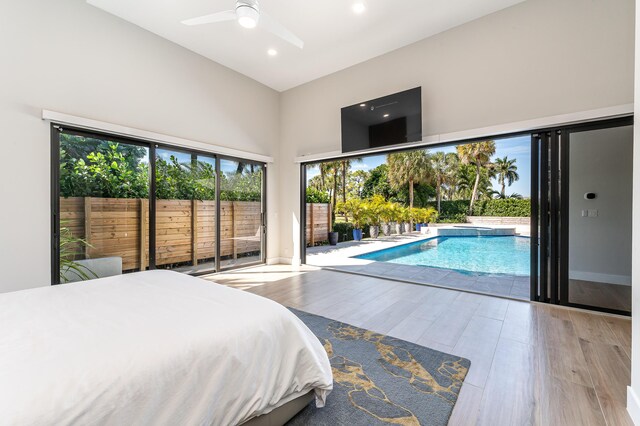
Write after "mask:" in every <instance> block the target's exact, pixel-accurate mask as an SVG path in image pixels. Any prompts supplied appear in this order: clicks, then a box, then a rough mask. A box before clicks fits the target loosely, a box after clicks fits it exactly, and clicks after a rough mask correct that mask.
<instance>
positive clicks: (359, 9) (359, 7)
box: [351, 2, 366, 15]
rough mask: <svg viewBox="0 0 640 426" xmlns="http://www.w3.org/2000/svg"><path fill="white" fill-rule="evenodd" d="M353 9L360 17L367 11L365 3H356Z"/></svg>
mask: <svg viewBox="0 0 640 426" xmlns="http://www.w3.org/2000/svg"><path fill="white" fill-rule="evenodd" d="M351 8H352V9H353V11H354V12H355V13H357V14H358V15H359V14H361V13H363V12H364V11H365V9H366V7H365V6H364V3H360V2H358V3H354V4H353V6H351Z"/></svg>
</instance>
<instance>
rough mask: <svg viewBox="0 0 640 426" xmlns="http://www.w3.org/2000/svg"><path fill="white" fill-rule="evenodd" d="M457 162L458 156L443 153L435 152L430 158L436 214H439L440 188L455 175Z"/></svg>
mask: <svg viewBox="0 0 640 426" xmlns="http://www.w3.org/2000/svg"><path fill="white" fill-rule="evenodd" d="M457 161H458V156H457V155H456V154H454V153H449V154H445V153H444V152H436V153H435V154H433V155H432V156H431V169H432V172H433V181H434V183H435V187H436V200H437V206H438V207H437V209H438V213H440V201H441V200H442V186H443V185H447V184H449V183H450V182H451V181H452V178H453V176H454V175H455V171H456V165H457Z"/></svg>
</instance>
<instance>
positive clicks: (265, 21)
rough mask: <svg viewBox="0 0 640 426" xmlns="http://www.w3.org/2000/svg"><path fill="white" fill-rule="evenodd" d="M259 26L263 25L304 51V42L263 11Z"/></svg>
mask: <svg viewBox="0 0 640 426" xmlns="http://www.w3.org/2000/svg"><path fill="white" fill-rule="evenodd" d="M258 25H262V26H263V27H264V28H265V29H266V30H267V31H269V32H271V33H273V34H275V35H277V36H278V37H280V38H281V39H283V40H284V41H286V42H289V43H291V44H293V45H294V46H295V47H297V48H300V49H302V48H303V47H304V42H303V41H302V40H300V39H299V38H298V37H297V36H296V35H295V34H294V33H292V32H291V31H289V30H288V29H286V28H285V27H284V26H282V25H281V24H280V23H279V22H278V21H276V20H275V19H273V18H271V17H270V16H269V15H267V14H266V13H264V12H263V11H260V21H259V24H258Z"/></svg>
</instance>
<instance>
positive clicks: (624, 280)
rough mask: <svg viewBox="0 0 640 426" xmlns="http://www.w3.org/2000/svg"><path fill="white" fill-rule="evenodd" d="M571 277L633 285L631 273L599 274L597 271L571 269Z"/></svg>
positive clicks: (604, 282)
mask: <svg viewBox="0 0 640 426" xmlns="http://www.w3.org/2000/svg"><path fill="white" fill-rule="evenodd" d="M569 278H570V279H573V280H582V281H593V282H595V283H603V284H618V285H631V276H630V275H613V274H598V273H596V272H586V271H569Z"/></svg>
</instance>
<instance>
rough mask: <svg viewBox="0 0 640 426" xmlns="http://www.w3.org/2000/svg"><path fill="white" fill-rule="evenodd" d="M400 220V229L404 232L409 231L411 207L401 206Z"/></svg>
mask: <svg viewBox="0 0 640 426" xmlns="http://www.w3.org/2000/svg"><path fill="white" fill-rule="evenodd" d="M400 222H402V230H403V232H404V233H405V234H408V233H410V232H411V209H410V208H408V207H402V210H401V213H400Z"/></svg>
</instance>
